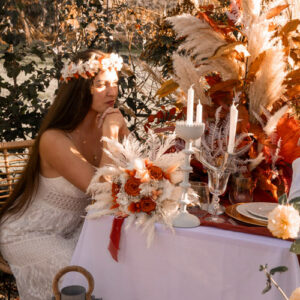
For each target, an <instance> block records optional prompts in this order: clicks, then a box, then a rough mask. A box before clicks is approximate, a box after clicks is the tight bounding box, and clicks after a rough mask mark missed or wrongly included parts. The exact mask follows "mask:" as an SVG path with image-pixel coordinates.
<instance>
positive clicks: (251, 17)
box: [241, 0, 261, 28]
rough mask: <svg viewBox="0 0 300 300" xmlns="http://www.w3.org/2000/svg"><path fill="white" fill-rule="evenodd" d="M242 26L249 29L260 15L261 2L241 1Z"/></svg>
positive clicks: (256, 0)
mask: <svg viewBox="0 0 300 300" xmlns="http://www.w3.org/2000/svg"><path fill="white" fill-rule="evenodd" d="M241 7H242V24H243V25H244V26H245V28H247V27H249V26H250V25H251V24H252V23H253V22H255V21H256V20H257V18H258V17H259V16H260V13H261V0H242V1H241Z"/></svg>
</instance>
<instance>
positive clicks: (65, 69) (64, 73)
mask: <svg viewBox="0 0 300 300" xmlns="http://www.w3.org/2000/svg"><path fill="white" fill-rule="evenodd" d="M71 68H72V65H71V64H65V65H64V67H63V68H62V70H61V78H63V79H64V80H66V79H67V78H69V77H71V73H70V69H71Z"/></svg>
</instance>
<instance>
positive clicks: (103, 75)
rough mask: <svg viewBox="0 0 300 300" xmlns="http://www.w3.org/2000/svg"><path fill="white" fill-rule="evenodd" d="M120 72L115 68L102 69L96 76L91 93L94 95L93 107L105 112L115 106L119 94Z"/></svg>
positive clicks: (95, 109)
mask: <svg viewBox="0 0 300 300" xmlns="http://www.w3.org/2000/svg"><path fill="white" fill-rule="evenodd" d="M118 79H119V78H118V74H117V72H116V71H115V70H107V71H101V72H99V73H98V75H97V76H96V77H95V79H94V82H93V85H92V89H91V93H92V96H93V101H92V106H91V109H92V110H94V111H96V112H98V113H103V112H104V111H105V110H106V109H107V108H109V107H113V106H114V104H115V101H116V99H117V96H118Z"/></svg>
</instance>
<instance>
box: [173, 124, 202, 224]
mask: <svg viewBox="0 0 300 300" xmlns="http://www.w3.org/2000/svg"><path fill="white" fill-rule="evenodd" d="M204 127H205V125H204V124H203V123H191V124H190V123H187V122H185V121H180V122H176V129H175V132H176V134H177V135H178V136H179V137H180V138H182V139H183V140H185V149H184V150H183V152H184V154H185V164H184V166H183V167H182V168H181V169H182V171H183V172H184V179H183V181H182V182H181V183H180V186H181V187H182V189H183V191H182V195H181V199H180V207H179V213H178V215H177V216H176V217H175V218H174V220H173V226H174V227H185V228H189V227H197V226H199V225H200V220H199V218H198V217H196V216H194V215H192V214H190V213H189V212H188V211H187V209H186V206H187V204H188V203H190V202H191V201H190V200H189V196H188V189H189V188H190V187H191V185H190V183H189V173H190V172H192V170H193V169H192V167H191V166H190V157H191V154H193V153H194V151H193V149H192V143H193V141H195V140H197V139H199V138H200V137H201V136H202V135H203V133H204Z"/></svg>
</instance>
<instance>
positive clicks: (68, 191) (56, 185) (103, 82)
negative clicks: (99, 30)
mask: <svg viewBox="0 0 300 300" xmlns="http://www.w3.org/2000/svg"><path fill="white" fill-rule="evenodd" d="M121 67H122V60H121V58H119V57H118V56H117V55H116V54H111V55H109V54H104V53H102V52H100V51H96V50H87V51H85V52H82V53H80V54H79V55H78V56H77V57H76V58H75V59H74V61H73V62H72V63H70V64H67V65H66V66H65V68H64V69H63V70H62V77H61V80H63V81H64V82H63V83H62V84H61V86H60V88H59V90H58V94H57V96H56V99H55V100H54V102H53V104H52V106H51V108H50V110H49V112H48V114H47V116H46V118H45V120H44V121H43V123H42V126H41V129H40V132H39V134H38V136H37V138H36V142H35V145H34V148H33V152H32V155H31V157H30V160H29V162H28V164H27V167H26V169H25V170H24V173H23V176H22V178H21V179H20V181H19V182H18V184H17V185H16V187H15V189H14V191H13V193H12V195H11V196H10V197H9V199H8V201H7V204H6V205H5V206H4V207H3V208H2V209H1V211H0V218H1V228H0V251H1V253H2V255H3V256H4V258H5V259H6V260H7V261H8V263H9V264H10V267H11V269H12V272H13V274H14V276H15V277H16V281H17V287H18V290H19V294H20V299H21V300H35V299H43V300H45V299H51V294H52V290H51V284H52V280H53V278H54V275H55V274H56V273H57V272H58V270H59V269H61V268H62V267H64V266H66V265H68V264H69V262H70V259H71V255H72V253H73V250H74V247H75V244H76V242H77V237H78V234H79V229H80V225H81V223H82V216H83V214H84V209H85V207H86V206H87V204H88V196H87V195H86V194H85V191H86V189H87V187H88V185H89V182H90V181H91V179H92V177H93V175H94V172H95V167H101V166H103V165H104V164H107V163H110V160H109V158H108V157H107V156H106V155H105V153H104V152H103V147H105V145H102V144H101V142H100V139H101V137H102V136H108V137H111V138H112V137H114V138H122V137H123V136H124V135H125V134H127V133H128V129H127V127H126V123H125V120H124V118H123V116H122V114H121V113H120V111H119V110H117V109H114V108H113V106H114V103H115V100H116V98H117V95H118V74H117V71H119V70H120V69H121Z"/></svg>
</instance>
